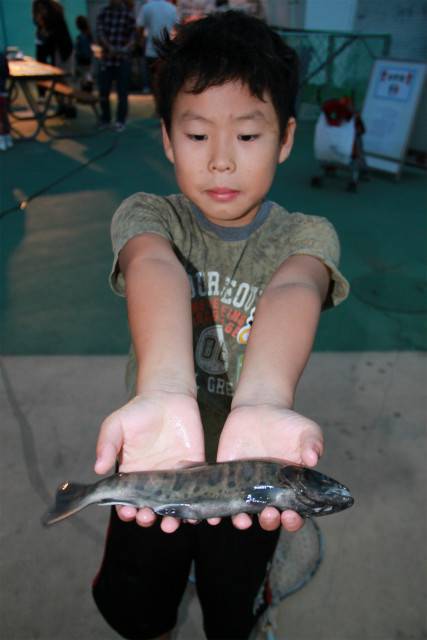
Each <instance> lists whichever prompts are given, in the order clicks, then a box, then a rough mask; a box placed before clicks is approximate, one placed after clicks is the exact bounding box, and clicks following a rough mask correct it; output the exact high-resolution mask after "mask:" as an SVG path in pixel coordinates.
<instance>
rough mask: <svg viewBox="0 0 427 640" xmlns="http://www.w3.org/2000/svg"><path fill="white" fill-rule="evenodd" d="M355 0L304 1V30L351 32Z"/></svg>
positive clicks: (354, 13) (355, 5)
mask: <svg viewBox="0 0 427 640" xmlns="http://www.w3.org/2000/svg"><path fill="white" fill-rule="evenodd" d="M356 8H357V0H306V2H305V19H304V29H319V30H325V31H352V29H353V24H354V18H355V15H356Z"/></svg>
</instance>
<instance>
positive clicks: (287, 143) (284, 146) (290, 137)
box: [278, 118, 297, 164]
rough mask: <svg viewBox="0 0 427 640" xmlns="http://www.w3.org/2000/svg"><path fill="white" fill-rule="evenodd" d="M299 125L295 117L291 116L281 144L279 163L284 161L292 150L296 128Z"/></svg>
mask: <svg viewBox="0 0 427 640" xmlns="http://www.w3.org/2000/svg"><path fill="white" fill-rule="evenodd" d="M296 127H297V121H296V120H295V118H289V120H288V124H287V126H286V131H285V135H284V136H283V140H282V142H281V145H280V151H279V160H278V163H279V164H280V163H281V162H284V161H285V160H286V159H287V158H288V157H289V154H290V152H291V151H292V147H293V144H294V136H295V129H296Z"/></svg>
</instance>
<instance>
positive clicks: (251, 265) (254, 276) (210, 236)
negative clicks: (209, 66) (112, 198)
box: [110, 193, 349, 461]
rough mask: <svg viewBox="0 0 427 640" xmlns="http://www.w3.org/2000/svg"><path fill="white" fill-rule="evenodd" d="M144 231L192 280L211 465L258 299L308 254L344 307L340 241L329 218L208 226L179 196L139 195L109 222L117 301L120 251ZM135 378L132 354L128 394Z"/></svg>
mask: <svg viewBox="0 0 427 640" xmlns="http://www.w3.org/2000/svg"><path fill="white" fill-rule="evenodd" d="M146 232H149V233H156V234H159V235H160V236H162V237H163V238H166V239H167V240H169V241H170V242H171V244H172V247H173V248H174V251H175V253H176V255H177V257H178V259H179V260H180V262H181V263H182V264H183V266H184V268H185V270H186V272H187V274H188V277H189V280H190V284H191V292H192V316H193V348H194V361H195V368H196V376H197V385H198V401H199V406H200V410H201V414H202V420H203V423H204V428H205V435H206V450H207V458H208V460H209V461H211V460H214V459H215V452H216V447H217V442H218V438H219V434H220V432H221V429H222V426H223V423H224V421H225V418H226V416H227V413H228V412H229V409H230V404H231V399H232V396H233V393H234V389H235V387H236V384H237V381H238V378H239V374H240V369H241V366H242V361H243V355H244V351H245V345H246V343H247V340H248V337H249V333H250V328H251V324H252V321H253V318H254V314H255V309H256V305H257V301H258V299H259V297H260V296H261V295H262V292H263V290H264V289H265V287H266V286H267V284H268V283H269V281H270V280H271V277H272V276H273V274H274V272H275V271H276V270H277V268H278V267H279V266H280V264H281V263H282V262H283V261H284V260H286V259H287V258H288V257H289V256H292V255H298V254H305V255H310V256H314V257H316V258H319V259H320V260H321V261H322V262H323V263H324V264H325V265H327V267H328V268H329V270H330V272H331V278H332V286H331V293H330V300H329V304H333V305H337V304H339V303H340V302H341V301H342V300H344V299H345V298H346V297H347V295H348V290H349V286H348V283H347V281H346V280H345V278H344V277H343V276H342V275H341V273H340V272H339V270H338V262H339V254H340V248H339V241H338V237H337V234H336V232H335V230H334V228H333V226H332V225H331V224H330V222H328V221H327V220H326V219H325V218H320V217H318V216H309V215H304V214H302V213H289V212H288V211H286V210H285V209H283V208H282V207H280V206H279V205H277V204H275V203H273V202H269V201H265V202H264V203H263V204H262V206H261V207H260V209H259V211H258V213H257V215H256V217H255V218H254V220H253V221H252V222H251V223H250V224H248V225H245V226H242V227H222V226H218V225H215V224H213V223H212V222H210V221H209V220H207V219H206V218H205V217H204V216H203V214H202V213H201V211H199V210H198V209H197V208H196V207H195V206H194V205H193V204H192V203H191V202H190V201H189V200H188V199H187V198H186V197H185V196H183V195H181V194H178V195H171V196H167V197H163V196H156V195H151V194H146V193H137V194H135V195H133V196H131V197H130V198H127V199H126V200H125V201H124V202H123V203H122V204H121V206H120V207H119V209H118V210H117V211H116V213H115V214H114V217H113V221H112V228H111V234H112V243H113V251H114V263H113V268H112V272H111V276H110V282H111V285H112V287H113V290H114V291H115V292H116V293H118V294H120V295H124V278H123V274H122V273H121V272H120V269H119V265H118V255H119V252H120V250H121V249H122V248H123V247H124V245H125V244H126V242H127V241H128V240H130V239H131V238H133V237H134V236H136V235H138V234H141V233H146ZM279 320H280V319H279ZM135 377H136V363H135V356H134V353H133V349H131V353H130V359H129V364H128V371H127V383H128V387H129V390H130V393H131V394H133V393H134V387H135Z"/></svg>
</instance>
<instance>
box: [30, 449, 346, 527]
mask: <svg viewBox="0 0 427 640" xmlns="http://www.w3.org/2000/svg"><path fill="white" fill-rule="evenodd" d="M91 504H99V505H114V504H121V505H129V506H132V507H137V508H142V507H150V508H151V509H153V511H155V513H157V514H159V515H171V516H175V517H177V518H193V519H197V520H202V519H207V518H213V517H217V516H219V517H226V516H231V515H234V514H236V513H243V512H245V513H259V512H260V511H262V509H264V507H266V506H268V505H271V506H274V507H276V508H277V509H279V510H280V511H284V510H285V509H292V510H295V511H297V512H298V513H299V514H300V515H302V516H304V517H310V516H319V515H326V514H329V513H334V512H337V511H342V510H343V509H346V508H347V507H350V506H351V505H352V504H353V498H352V496H351V494H350V492H349V490H348V489H347V488H346V487H345V486H344V485H342V484H340V483H338V482H336V481H335V480H333V479H332V478H329V477H328V476H325V475H324V474H322V473H319V472H318V471H314V470H312V469H308V468H306V467H300V466H296V465H290V464H289V465H285V464H283V463H281V462H276V461H270V460H234V461H231V462H220V463H216V464H204V465H199V466H193V467H187V468H183V469H171V470H166V471H139V472H131V473H117V474H114V475H112V476H109V477H107V478H104V479H102V480H100V481H98V482H96V483H94V484H90V485H83V484H77V483H69V482H65V483H63V484H62V485H61V486H60V487H59V488H58V490H57V492H56V498H55V504H54V505H53V506H52V508H51V509H49V511H47V513H46V514H45V515H44V516H43V518H42V522H43V524H44V525H51V524H54V523H56V522H59V521H60V520H63V519H65V518H68V517H69V516H71V515H73V514H74V513H77V512H78V511H80V510H81V509H84V508H85V507H87V506H89V505H91Z"/></svg>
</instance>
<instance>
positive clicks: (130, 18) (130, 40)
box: [96, 0, 135, 132]
mask: <svg viewBox="0 0 427 640" xmlns="http://www.w3.org/2000/svg"><path fill="white" fill-rule="evenodd" d="M96 32H97V39H98V42H99V44H100V45H101V47H102V59H101V60H100V64H99V76H98V84H99V100H100V107H101V122H100V127H101V128H104V127H108V126H109V125H110V122H111V107H110V93H111V89H112V86H113V83H115V84H116V90H117V98H118V103H117V111H116V123H115V130H116V131H118V132H120V131H123V130H124V128H125V122H126V118H127V114H128V93H129V81H130V72H131V60H130V57H131V53H132V48H133V44H134V38H135V18H134V15H133V12H132V11H131V10H130V9H129V8H128V6H127V5H126V4H125V3H124V2H123V1H122V0H110V2H109V4H108V6H107V7H105V8H104V9H102V10H101V11H100V13H99V15H98V18H97V21H96Z"/></svg>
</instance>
